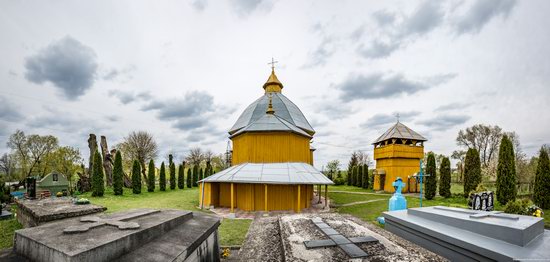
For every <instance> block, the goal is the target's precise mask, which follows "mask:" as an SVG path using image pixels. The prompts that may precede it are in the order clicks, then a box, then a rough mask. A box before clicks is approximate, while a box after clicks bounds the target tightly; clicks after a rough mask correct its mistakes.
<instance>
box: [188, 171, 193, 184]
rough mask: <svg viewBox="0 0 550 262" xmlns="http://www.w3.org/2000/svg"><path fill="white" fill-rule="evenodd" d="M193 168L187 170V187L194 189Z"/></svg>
mask: <svg viewBox="0 0 550 262" xmlns="http://www.w3.org/2000/svg"><path fill="white" fill-rule="evenodd" d="M191 169H192V168H191V167H189V168H188V169H187V187H188V188H191V187H193V173H192V172H191Z"/></svg>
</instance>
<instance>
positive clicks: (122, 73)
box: [102, 65, 136, 81]
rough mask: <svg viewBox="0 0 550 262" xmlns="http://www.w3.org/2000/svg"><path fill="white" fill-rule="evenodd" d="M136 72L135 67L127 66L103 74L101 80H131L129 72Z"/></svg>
mask: <svg viewBox="0 0 550 262" xmlns="http://www.w3.org/2000/svg"><path fill="white" fill-rule="evenodd" d="M135 70H136V66H135V65H131V66H127V67H125V68H122V69H117V68H112V69H110V70H109V71H107V72H105V73H104V74H103V77H102V78H103V80H107V81H112V80H115V79H118V78H123V77H125V78H126V79H132V75H131V72H133V71H135Z"/></svg>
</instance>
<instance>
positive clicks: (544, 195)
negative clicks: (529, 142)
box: [533, 148, 550, 209]
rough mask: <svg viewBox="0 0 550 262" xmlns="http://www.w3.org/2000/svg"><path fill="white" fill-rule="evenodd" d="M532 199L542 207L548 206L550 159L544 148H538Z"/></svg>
mask: <svg viewBox="0 0 550 262" xmlns="http://www.w3.org/2000/svg"><path fill="white" fill-rule="evenodd" d="M533 200H534V202H535V204H536V205H537V206H539V207H540V208H542V209H548V208H550V161H549V160H548V152H547V151H546V150H544V148H541V149H540V154H539V162H538V165H537V171H536V173H535V188H534V191H533Z"/></svg>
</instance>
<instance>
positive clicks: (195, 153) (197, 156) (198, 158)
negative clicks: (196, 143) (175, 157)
mask: <svg viewBox="0 0 550 262" xmlns="http://www.w3.org/2000/svg"><path fill="white" fill-rule="evenodd" d="M204 158H205V156H204V153H203V152H202V150H201V149H200V147H194V148H191V150H189V155H187V157H186V158H185V159H186V160H187V162H188V163H190V164H192V165H195V166H196V165H200V164H201V162H202V161H203V160H204Z"/></svg>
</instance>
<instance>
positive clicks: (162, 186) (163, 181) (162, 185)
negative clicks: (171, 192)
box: [159, 162, 166, 191]
mask: <svg viewBox="0 0 550 262" xmlns="http://www.w3.org/2000/svg"><path fill="white" fill-rule="evenodd" d="M159 188H160V191H166V168H165V167H164V162H162V164H160V174H159Z"/></svg>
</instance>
